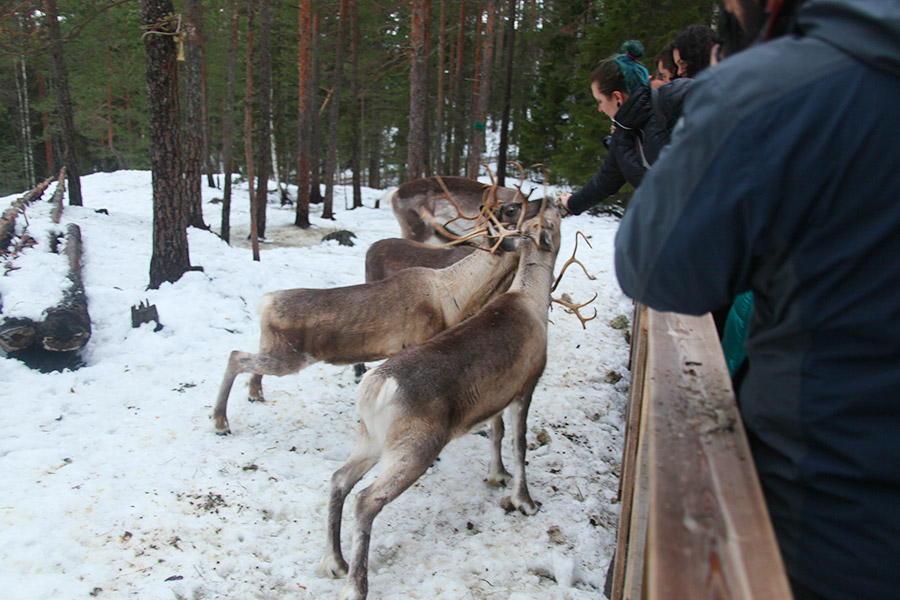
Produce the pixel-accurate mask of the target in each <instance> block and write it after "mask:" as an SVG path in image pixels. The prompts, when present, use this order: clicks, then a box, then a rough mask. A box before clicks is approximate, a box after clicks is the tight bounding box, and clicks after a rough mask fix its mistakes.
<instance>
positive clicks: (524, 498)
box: [508, 389, 538, 515]
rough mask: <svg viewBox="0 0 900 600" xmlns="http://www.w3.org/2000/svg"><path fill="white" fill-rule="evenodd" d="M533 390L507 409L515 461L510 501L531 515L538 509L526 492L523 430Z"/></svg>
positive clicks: (521, 510)
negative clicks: (511, 428) (511, 430)
mask: <svg viewBox="0 0 900 600" xmlns="http://www.w3.org/2000/svg"><path fill="white" fill-rule="evenodd" d="M533 391H534V390H533V389H531V390H529V391H528V392H526V393H525V394H523V395H521V396H519V397H517V398H515V399H514V400H513V401H512V402H511V403H510V405H509V409H508V410H509V416H510V420H511V421H512V423H513V446H514V448H515V461H516V466H515V473H514V475H513V482H512V494H511V495H510V501H511V502H512V505H513V506H515V507H516V508H517V509H519V512H521V513H522V514H523V515H533V514H534V513H536V512H537V511H538V505H537V504H536V503H535V502H534V500H532V499H531V495H530V494H529V493H528V483H527V481H526V480H525V449H526V444H525V432H526V431H527V423H526V422H527V420H528V408H529V406H530V405H531V394H532V392H533Z"/></svg>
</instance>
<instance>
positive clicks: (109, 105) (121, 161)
mask: <svg viewBox="0 0 900 600" xmlns="http://www.w3.org/2000/svg"><path fill="white" fill-rule="evenodd" d="M105 50H106V51H105V54H104V56H105V59H106V144H107V145H108V146H109V151H110V152H111V153H112V155H113V156H114V157H115V159H116V166H117V168H118V169H119V170H124V169H127V168H128V166H127V165H126V164H125V158H124V157H123V156H122V153H121V152H119V150H118V149H117V148H116V145H115V143H113V102H112V57H111V56H110V54H111V50H110V40H109V32H108V31H107V32H106V49H105Z"/></svg>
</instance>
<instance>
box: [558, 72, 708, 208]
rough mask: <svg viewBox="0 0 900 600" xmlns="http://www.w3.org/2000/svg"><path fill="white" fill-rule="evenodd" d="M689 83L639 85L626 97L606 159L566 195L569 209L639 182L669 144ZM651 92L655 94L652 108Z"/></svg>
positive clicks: (688, 81)
mask: <svg viewBox="0 0 900 600" xmlns="http://www.w3.org/2000/svg"><path fill="white" fill-rule="evenodd" d="M692 82H693V80H692V79H676V80H675V81H673V82H672V83H668V84H666V85H664V86H662V87H660V88H659V89H657V90H652V89H651V88H649V87H642V88H639V89H638V90H637V91H635V92H634V93H633V94H632V95H631V96H629V97H628V100H626V101H625V103H624V104H622V106H621V107H620V108H619V110H618V112H617V113H616V118H615V119H613V124H614V125H615V126H616V130H615V132H614V133H613V134H612V141H611V143H610V145H609V152H608V153H607V155H606V160H604V161H603V164H602V165H600V170H598V171H597V172H596V173H595V174H594V176H593V177H591V180H590V181H589V182H588V183H587V185H585V186H584V187H583V188H581V189H580V190H579V191H577V192H575V193H574V194H572V196H571V197H570V198H569V202H568V208H569V212H572V213H574V214H576V215H577V214H581V213H582V212H584V211H586V210H587V209H588V208H590V207H592V206H595V205H597V204H600V203H601V202H603V201H604V200H606V198H607V197H609V196H610V195H612V194H614V193H616V192H617V191H619V188H621V187H622V186H623V185H625V184H626V183H629V184H631V186H632V187H635V188H636V187H637V186H638V185H640V183H641V179H643V177H644V173H645V172H646V170H647V168H648V166H649V165H652V164H653V162H654V161H655V160H656V157H657V156H659V153H660V151H661V150H662V148H663V147H664V146H665V145H666V144H668V143H669V136H670V134H671V132H672V128H673V127H674V126H675V122H676V121H677V120H678V117H679V116H680V115H681V106H682V104H683V103H684V98H685V95H686V94H687V91H688V89H690V86H691V83H692ZM653 94H658V97H657V104H656V106H655V107H654V103H653V101H652V95H653ZM657 109H658V110H659V112H658V114H657ZM642 153H643V156H642Z"/></svg>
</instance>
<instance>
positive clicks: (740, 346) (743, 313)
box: [722, 292, 753, 377]
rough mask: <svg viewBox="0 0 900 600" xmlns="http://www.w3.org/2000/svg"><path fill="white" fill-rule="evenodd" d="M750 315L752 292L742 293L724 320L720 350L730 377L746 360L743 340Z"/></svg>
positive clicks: (751, 311)
mask: <svg viewBox="0 0 900 600" xmlns="http://www.w3.org/2000/svg"><path fill="white" fill-rule="evenodd" d="M751 314H753V292H744V293H743V294H741V295H739V296H738V297H737V298H735V299H734V302H733V303H732V305H731V310H729V311H728V317H727V318H726V319H725V329H724V331H723V332H722V350H723V351H724V352H725V362H726V364H727V365H728V373H729V375H731V376H732V377H734V374H735V373H737V370H738V368H739V367H740V366H741V363H743V362H744V359H746V358H747V351H746V350H745V349H744V340H746V339H747V326H748V324H749V323H750V315H751Z"/></svg>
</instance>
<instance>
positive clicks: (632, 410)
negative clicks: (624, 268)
mask: <svg viewBox="0 0 900 600" xmlns="http://www.w3.org/2000/svg"><path fill="white" fill-rule="evenodd" d="M646 314H647V309H646V307H644V306H643V305H640V304H635V310H634V316H633V318H632V327H631V358H630V369H631V385H630V386H629V390H628V406H627V407H626V416H625V443H624V444H623V448H622V465H621V475H620V476H619V525H618V529H617V535H616V554H615V557H614V560H615V563H614V565H613V569H612V572H611V576H612V588H611V589H612V591H611V593H610V600H621V599H622V597H623V593H624V585H625V565H626V563H627V562H628V558H627V557H628V549H629V542H630V538H631V533H632V510H633V508H634V496H635V478H636V476H637V475H638V469H637V462H638V448H639V445H640V440H641V436H640V427H641V421H642V419H641V415H642V411H643V405H644V402H643V397H644V366H645V364H646V356H647V319H646ZM641 545H643V542H641Z"/></svg>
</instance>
